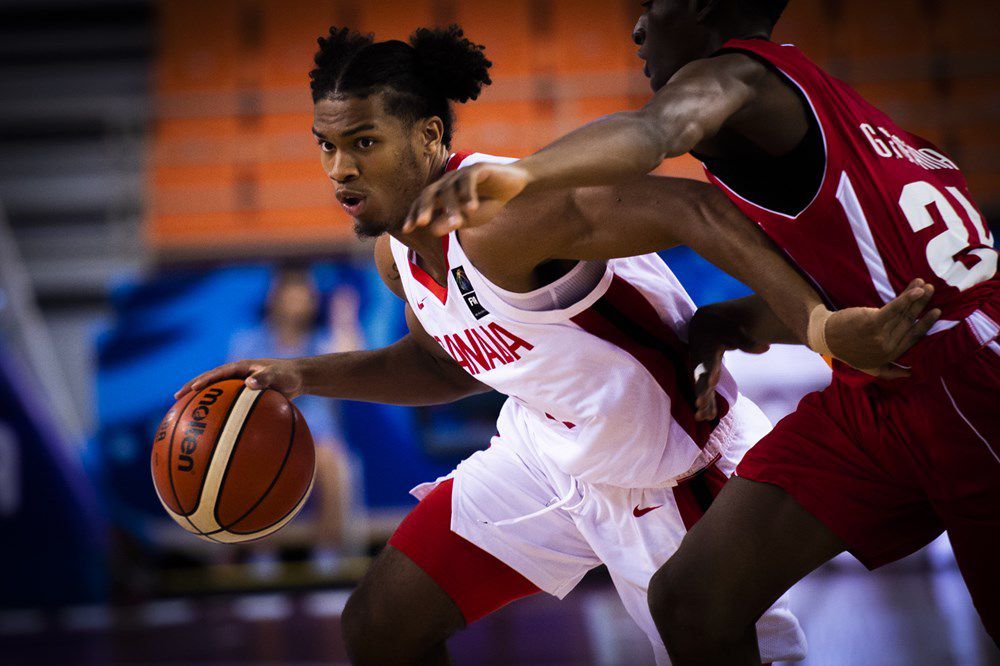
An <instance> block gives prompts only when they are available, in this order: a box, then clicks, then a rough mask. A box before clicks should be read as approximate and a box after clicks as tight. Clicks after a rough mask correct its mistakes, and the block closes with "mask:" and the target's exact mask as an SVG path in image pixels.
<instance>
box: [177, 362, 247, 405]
mask: <svg viewBox="0 0 1000 666" xmlns="http://www.w3.org/2000/svg"><path fill="white" fill-rule="evenodd" d="M239 368H240V364H239V363H227V364H226V365H220V366H219V367H218V368H214V369H212V370H209V371H208V372H203V373H201V374H200V375H198V376H197V377H195V378H194V379H192V380H190V381H189V382H188V383H187V384H185V385H184V386H182V387H181V389H180V390H179V391H177V392H176V393H174V398H179V397H181V396H182V395H184V394H185V393H187V392H189V391H200V390H201V389H203V388H205V387H206V386H208V385H209V384H214V383H215V382H217V381H220V380H223V379H227V378H229V377H232V376H233V375H234V374H238V373H239Z"/></svg>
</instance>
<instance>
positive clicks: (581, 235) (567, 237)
mask: <svg viewBox="0 0 1000 666" xmlns="http://www.w3.org/2000/svg"><path fill="white" fill-rule="evenodd" d="M480 237H482V238H483V239H484V240H485V241H486V242H487V243H488V244H489V245H490V247H491V250H490V254H491V255H492V256H493V257H494V258H495V260H496V261H497V262H498V265H517V264H518V262H521V264H522V268H521V270H528V271H530V270H532V269H533V267H534V266H537V265H540V264H541V263H544V262H545V261H547V260H551V259H605V258H611V257H627V256H633V255H638V254H646V253H649V252H656V251H659V250H663V249H666V248H669V247H673V246H675V245H688V246H689V247H691V248H692V249H693V250H695V251H696V252H697V253H698V254H700V255H701V256H703V257H704V258H706V259H707V260H709V261H710V262H712V263H713V264H715V265H716V266H718V267H719V268H721V269H722V270H724V271H726V272H727V273H729V274H730V275H732V276H733V277H735V278H736V279H738V280H740V281H742V282H743V283H745V284H747V285H748V286H749V287H750V288H751V289H753V290H754V291H755V292H756V293H757V294H758V295H759V296H760V297H761V298H762V299H763V300H764V301H766V303H767V306H768V308H769V311H770V312H771V313H773V316H774V317H776V318H777V319H778V320H779V322H780V323H781V324H782V325H783V327H784V329H786V330H787V331H790V332H791V338H792V339H793V340H795V341H798V342H801V343H804V344H808V345H809V346H810V347H811V348H813V349H814V350H816V351H819V352H821V353H827V354H830V355H832V356H835V357H837V358H839V359H841V360H843V361H844V362H846V363H849V364H850V365H853V366H855V367H858V368H876V367H880V366H882V365H883V364H885V363H887V362H889V361H892V360H895V358H897V357H898V356H899V355H900V354H902V353H903V351H905V350H906V349H907V348H909V346H911V345H912V344H913V343H914V342H916V340H917V339H919V336H918V337H913V335H901V336H900V337H894V334H895V333H896V332H897V331H898V332H900V333H904V332H907V331H909V330H910V327H911V326H912V325H913V323H914V319H915V316H914V317H909V318H907V317H908V315H909V312H910V309H911V306H912V307H917V308H919V309H918V310H917V312H918V313H919V311H920V310H922V309H923V307H926V305H927V302H928V301H929V299H930V297H931V294H932V290H931V288H930V286H929V285H924V284H923V283H922V282H920V283H917V284H915V285H912V286H911V288H909V289H907V290H906V291H905V292H904V293H903V294H902V295H901V296H900V298H899V299H897V301H894V302H893V303H891V304H889V305H887V306H886V307H884V308H881V309H875V308H848V309H845V310H839V311H837V312H831V311H830V310H828V309H827V307H826V306H825V305H824V303H823V301H822V300H821V298H820V296H819V294H817V293H816V291H815V290H814V289H813V288H812V287H811V286H810V285H809V284H808V283H807V282H806V281H805V280H804V279H803V278H802V276H801V275H799V273H798V272H796V271H795V269H794V268H792V266H791V265H790V264H789V262H788V261H787V259H786V258H785V256H784V254H782V253H781V251H780V250H779V249H778V248H777V247H776V246H775V245H774V244H773V243H771V241H770V240H769V239H768V238H767V237H766V236H765V235H764V234H763V233H762V232H761V231H760V230H758V229H757V228H756V227H755V226H754V225H753V224H752V223H750V222H749V221H748V220H747V219H746V218H745V217H744V216H743V214H742V213H741V212H740V211H739V209H737V208H736V207H735V206H734V205H733V204H732V203H731V202H730V201H729V200H728V199H727V198H726V197H725V196H724V195H723V194H722V193H721V192H719V190H718V189H716V188H714V187H712V186H710V185H708V184H706V183H701V182H698V181H693V180H687V179H681V178H663V177H657V176H642V177H639V178H636V179H633V180H632V181H631V182H628V183H620V184H617V185H612V186H605V187H588V188H577V189H571V190H564V191H559V192H548V193H540V194H535V195H525V196H524V197H519V198H518V199H517V200H515V201H512V202H511V204H510V205H509V206H507V208H506V209H505V210H504V212H503V213H502V214H501V215H499V216H498V217H497V219H496V220H495V221H494V224H492V225H489V226H488V227H483V228H482V229H470V230H468V231H466V232H463V242H464V239H466V238H469V239H470V240H473V241H475V240H476V239H477V238H480ZM524 262H530V263H529V264H527V265H525V264H524ZM938 314H939V313H938V312H936V311H932V312H930V313H927V315H925V318H924V319H922V320H921V322H922V324H921V325H926V326H928V327H929V325H930V324H933V322H934V320H936V317H937V315H938ZM887 331H889V332H892V334H893V335H890V334H889V333H887ZM916 332H919V329H917V331H916ZM920 335H922V333H920ZM900 344H903V345H904V346H902V347H900Z"/></svg>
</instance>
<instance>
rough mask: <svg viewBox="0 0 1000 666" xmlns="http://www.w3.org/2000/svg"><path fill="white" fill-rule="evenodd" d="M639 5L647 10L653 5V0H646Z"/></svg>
mask: <svg viewBox="0 0 1000 666" xmlns="http://www.w3.org/2000/svg"><path fill="white" fill-rule="evenodd" d="M639 6H640V7H642V8H643V9H645V10H649V8H650V7H652V6H653V0H646V2H640V3H639Z"/></svg>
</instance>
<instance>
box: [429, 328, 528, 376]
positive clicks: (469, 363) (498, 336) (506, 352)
mask: <svg viewBox="0 0 1000 666" xmlns="http://www.w3.org/2000/svg"><path fill="white" fill-rule="evenodd" d="M434 339H435V340H437V343H438V344H439V345H441V346H442V347H443V348H444V350H445V351H447V352H448V354H449V355H450V356H451V357H452V358H453V359H455V362H456V363H458V364H459V365H461V366H462V367H463V368H465V369H466V370H467V371H468V372H469V374H472V375H478V374H479V373H480V372H485V371H487V370H492V369H493V368H495V367H497V366H498V365H507V364H508V363H514V362H515V361H519V360H520V359H521V356H520V355H519V354H518V353H517V350H518V349H524V350H525V351H531V350H532V349H534V348H535V347H534V345H532V344H531V343H530V342H528V341H527V340H524V339H523V338H520V337H518V336H516V335H514V334H513V333H511V332H510V331H508V330H507V329H506V328H504V327H503V326H501V325H500V324H497V323H496V322H490V323H489V324H487V325H485V326H476V327H474V328H467V329H465V330H464V331H462V332H461V333H450V334H447V333H446V334H445V335H444V336H443V339H442V338H440V337H438V336H436V335H435V336H434Z"/></svg>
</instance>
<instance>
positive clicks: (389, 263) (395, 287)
mask: <svg viewBox="0 0 1000 666" xmlns="http://www.w3.org/2000/svg"><path fill="white" fill-rule="evenodd" d="M391 243H392V236H390V235H389V234H382V235H381V236H379V237H378V238H376V239H375V268H376V269H377V270H378V274H379V277H381V278H382V282H384V283H385V286H386V287H388V288H389V291H391V292H392V293H394V294H395V295H396V296H398V297H399V298H401V299H402V300H404V301H405V300H406V292H405V291H404V290H403V280H402V277H401V276H400V274H399V267H398V266H397V265H396V258H395V257H394V256H393V254H392V245H391Z"/></svg>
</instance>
